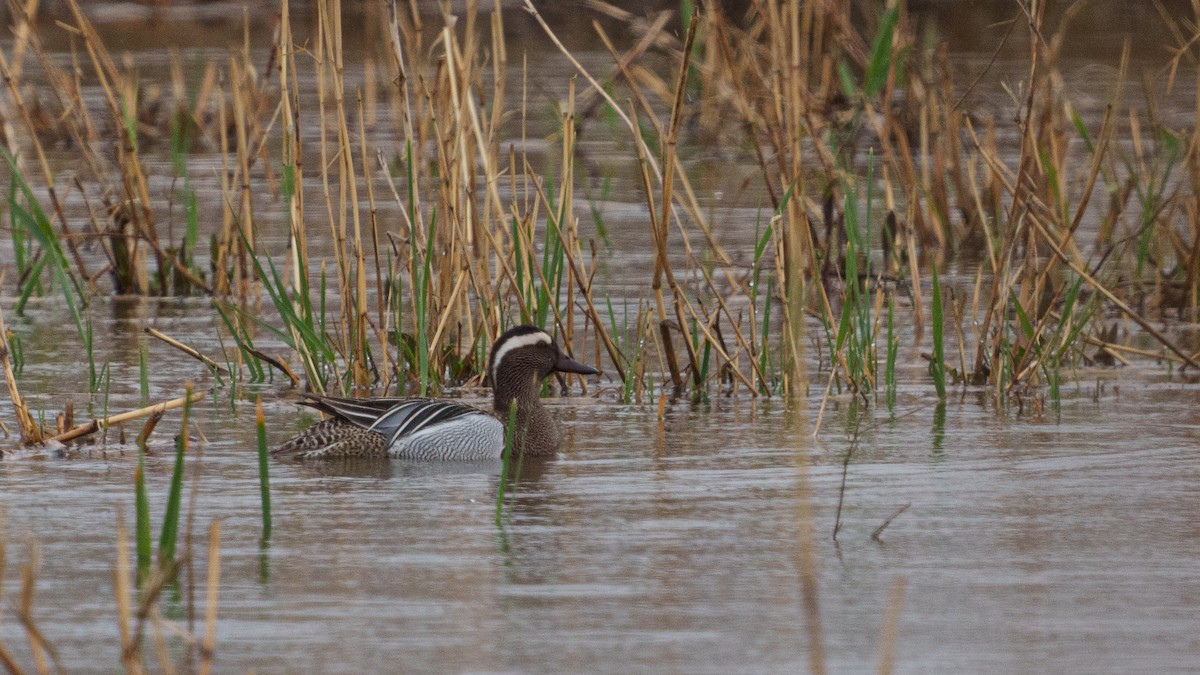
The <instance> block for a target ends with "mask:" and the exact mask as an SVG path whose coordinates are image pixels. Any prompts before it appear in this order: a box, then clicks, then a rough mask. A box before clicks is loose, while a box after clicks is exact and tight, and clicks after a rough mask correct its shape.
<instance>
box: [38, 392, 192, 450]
mask: <svg viewBox="0 0 1200 675" xmlns="http://www.w3.org/2000/svg"><path fill="white" fill-rule="evenodd" d="M204 396H205V394H204V392H196V393H194V394H191V395H190V396H180V397H179V398H173V399H171V400H169V401H164V402H162V403H156V404H155V405H151V406H146V407H144V408H138V409H137V410H130V411H128V412H123V413H121V414H119V415H110V416H108V417H105V418H103V419H100V418H97V419H93V420H92V421H90V422H87V423H86V424H80V425H78V426H76V427H74V428H73V429H71V430H69V431H67V432H65V433H61V434H58V435H57V436H51V437H50V438H47V439H46V440H47V441H58V442H60V443H66V442H67V441H71V440H74V439H76V438H79V437H80V436H87V435H88V434H93V433H96V432H97V431H102V430H104V429H108V428H109V427H112V426H114V425H116V424H120V423H122V422H128V421H129V420H135V419H138V418H140V417H146V416H148V415H153V414H155V413H157V412H161V411H166V410H173V409H175V408H179V407H181V406H183V405H184V404H186V403H189V402H192V403H194V402H196V401H199V400H202V399H203V398H204Z"/></svg>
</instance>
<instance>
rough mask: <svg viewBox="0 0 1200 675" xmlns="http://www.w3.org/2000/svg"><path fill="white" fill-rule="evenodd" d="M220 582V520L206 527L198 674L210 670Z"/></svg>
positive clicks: (205, 673)
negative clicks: (202, 611) (205, 585)
mask: <svg viewBox="0 0 1200 675" xmlns="http://www.w3.org/2000/svg"><path fill="white" fill-rule="evenodd" d="M220 582H221V521H219V520H214V521H213V523H212V525H210V526H209V528H208V581H207V586H208V592H207V597H206V598H205V612H204V641H203V643H202V644H201V646H200V667H199V672H200V675H209V673H211V672H212V666H213V657H214V656H215V654H216V644H217V592H218V590H219V584H220Z"/></svg>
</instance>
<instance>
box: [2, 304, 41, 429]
mask: <svg viewBox="0 0 1200 675" xmlns="http://www.w3.org/2000/svg"><path fill="white" fill-rule="evenodd" d="M8 335H9V333H8V327H7V326H5V325H4V312H3V311H0V369H2V370H3V371H4V383H5V384H6V385H7V386H8V397H9V399H10V400H12V404H13V412H14V414H15V415H16V418H17V428H18V429H19V430H20V432H21V440H22V442H24V443H25V444H26V445H32V444H37V443H41V442H42V440H43V435H42V429H41V427H40V426H38V423H37V421H36V420H34V419H33V415H32V414H30V412H29V406H28V405H26V404H25V397H23V396H21V391H20V389H18V388H17V376H16V373H14V372H13V367H12V360H11V359H10V358H9V355H10V354H11V353H12V350H11V348H10V347H9V343H8Z"/></svg>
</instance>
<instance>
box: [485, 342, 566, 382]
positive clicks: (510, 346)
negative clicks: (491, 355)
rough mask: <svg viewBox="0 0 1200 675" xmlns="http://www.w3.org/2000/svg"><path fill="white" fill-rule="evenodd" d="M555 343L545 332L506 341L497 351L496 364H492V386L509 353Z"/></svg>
mask: <svg viewBox="0 0 1200 675" xmlns="http://www.w3.org/2000/svg"><path fill="white" fill-rule="evenodd" d="M553 341H554V338H551V337H550V334H549V333H547V332H545V331H538V332H536V333H526V334H525V335H517V336H514V337H511V338H509V339H507V340H505V341H504V344H502V345H500V349H498V350H496V356H495V363H493V364H492V384H493V385H494V384H495V382H496V374H497V373H499V372H500V362H501V361H503V360H504V357H505V356H508V353H509V352H511V351H513V350H514V349H522V348H524V347H530V346H532V345H537V344H547V345H548V344H550V343H551V342H553Z"/></svg>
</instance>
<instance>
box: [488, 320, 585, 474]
mask: <svg viewBox="0 0 1200 675" xmlns="http://www.w3.org/2000/svg"><path fill="white" fill-rule="evenodd" d="M555 372H563V373H577V374H580V375H595V374H596V373H598V372H600V371H598V370H596V369H595V368H593V367H591V366H588V365H585V364H582V363H580V362H578V361H576V360H575V359H572V358H571V357H569V356H567V355H566V354H564V353H563V352H562V350H560V349H559V348H558V345H556V344H555V343H554V338H552V337H550V334H549V333H547V332H546V331H544V330H542V329H540V328H536V327H534V326H517V327H516V328H511V329H509V330H508V331H506V332H505V333H504V334H503V335H501V336H500V337H499V338H497V339H496V343H495V344H493V345H492V355H491V359H490V361H489V363H488V373H489V374H490V375H491V377H492V389H493V392H494V404H495V406H494V410H495V413H496V415H497V416H498V417H499V418H500V419H501V420H502V421H503V420H506V419H507V418H508V411H509V408H510V407H511V406H512V404H513V402H514V401H515V402H516V403H517V427H518V428H517V431H518V439H517V443H518V450H519V451H520V452H522V453H524V454H527V455H548V454H552V453H553V452H554V451H555V450H557V448H558V431H557V428H556V427H555V425H554V421H553V419H551V418H550V415H549V414H548V413H547V412H546V411H545V409H544V408H542V405H541V403H540V402H539V400H538V393H539V391H540V389H541V384H542V380H544V379H546V378H547V377H549V376H550V375H551V374H552V373H555Z"/></svg>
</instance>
